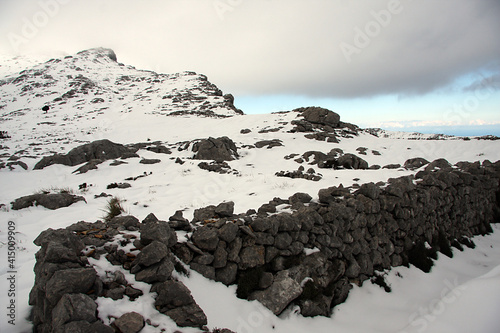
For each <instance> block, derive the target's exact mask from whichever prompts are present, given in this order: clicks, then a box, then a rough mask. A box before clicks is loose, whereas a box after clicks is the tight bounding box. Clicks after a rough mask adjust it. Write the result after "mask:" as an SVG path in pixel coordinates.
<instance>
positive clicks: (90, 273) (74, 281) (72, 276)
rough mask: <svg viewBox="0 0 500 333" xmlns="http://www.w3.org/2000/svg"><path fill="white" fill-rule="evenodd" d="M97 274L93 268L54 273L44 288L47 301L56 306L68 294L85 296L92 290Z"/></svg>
mask: <svg viewBox="0 0 500 333" xmlns="http://www.w3.org/2000/svg"><path fill="white" fill-rule="evenodd" d="M96 278H97V273H96V271H95V270H94V268H75V269H65V270H60V271H57V272H55V273H54V274H53V275H52V277H51V278H50V280H49V281H48V282H47V285H46V287H45V293H46V297H47V300H48V301H49V302H50V303H52V304H57V302H58V301H59V299H60V298H61V297H62V296H63V295H64V294H68V293H82V294H86V293H88V292H90V291H91V290H92V287H93V286H94V282H95V280H96Z"/></svg>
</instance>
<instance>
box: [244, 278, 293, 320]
mask: <svg viewBox="0 0 500 333" xmlns="http://www.w3.org/2000/svg"><path fill="white" fill-rule="evenodd" d="M300 294H302V287H301V286H300V284H299V283H298V282H297V281H295V279H294V278H292V277H290V275H289V271H288V270H285V271H281V272H279V273H278V274H276V277H275V278H274V281H273V283H272V285H271V286H270V287H269V288H267V289H266V290H258V291H255V292H253V293H252V294H251V295H250V297H249V299H250V300H258V301H259V302H260V303H262V304H263V305H264V306H265V307H266V308H268V309H269V310H271V311H272V312H273V313H274V314H275V315H279V314H280V313H281V312H283V310H284V309H285V308H286V307H287V306H288V305H289V304H290V303H291V302H292V301H293V300H294V299H296V298H297V297H299V296H300Z"/></svg>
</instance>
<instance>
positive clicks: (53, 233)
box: [33, 228, 85, 254]
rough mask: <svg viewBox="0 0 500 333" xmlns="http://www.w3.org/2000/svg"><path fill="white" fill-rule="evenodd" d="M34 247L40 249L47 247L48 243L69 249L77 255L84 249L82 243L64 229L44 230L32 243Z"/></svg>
mask: <svg viewBox="0 0 500 333" xmlns="http://www.w3.org/2000/svg"><path fill="white" fill-rule="evenodd" d="M33 243H35V245H37V246H41V247H42V249H43V248H44V247H47V246H48V245H49V243H57V244H60V245H62V246H64V247H67V248H70V249H72V250H73V251H75V253H77V254H79V253H80V252H81V251H82V250H83V249H84V248H85V245H84V244H83V242H82V241H81V240H80V238H78V236H76V235H75V234H74V233H72V232H71V231H69V230H66V229H56V230H54V229H51V228H49V229H47V230H44V231H42V232H41V233H40V235H38V237H37V238H36V239H35V240H34V241H33Z"/></svg>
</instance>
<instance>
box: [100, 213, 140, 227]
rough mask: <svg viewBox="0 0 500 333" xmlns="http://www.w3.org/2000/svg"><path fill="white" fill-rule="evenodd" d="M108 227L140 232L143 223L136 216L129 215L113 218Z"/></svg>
mask: <svg viewBox="0 0 500 333" xmlns="http://www.w3.org/2000/svg"><path fill="white" fill-rule="evenodd" d="M108 226H109V227H111V228H115V229H117V228H118V227H120V226H123V227H124V228H125V229H127V230H139V228H140V226H141V223H140V222H139V220H138V219H137V218H136V217H135V216H132V215H127V216H116V217H113V218H112V219H111V221H109V222H108Z"/></svg>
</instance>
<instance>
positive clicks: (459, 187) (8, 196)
mask: <svg viewBox="0 0 500 333" xmlns="http://www.w3.org/2000/svg"><path fill="white" fill-rule="evenodd" d="M21 60H22V59H21V58H16V59H11V60H10V61H11V62H10V65H9V63H7V65H6V66H4V68H7V69H9V70H7V71H3V72H2V73H6V74H2V75H3V76H2V77H0V184H1V186H2V187H1V188H2V191H0V217H1V218H0V221H2V222H0V249H2V250H3V249H7V250H8V251H7V252H8V253H15V256H14V257H12V256H11V257H9V260H10V261H9V263H10V262H11V261H12V265H13V266H12V267H15V272H17V273H9V274H14V277H15V278H20V280H19V281H18V282H19V283H17V284H13V285H15V286H16V288H17V289H16V299H15V300H16V311H17V312H16V315H17V317H16V318H17V323H16V325H18V326H16V328H19V331H23V332H25V331H26V332H27V331H34V332H76V331H78V332H89V333H90V332H159V331H164V332H181V331H182V332H184V331H185V332H202V331H203V332H213V333H221V332H223V333H231V332H252V331H253V332H266V333H268V332H305V331H318V332H319V331H322V330H321V329H317V327H321V328H324V327H328V331H331V330H338V331H342V330H345V327H346V326H345V325H348V326H349V327H350V328H352V330H353V331H366V327H378V326H379V325H382V324H384V325H392V326H391V327H392V328H391V329H393V330H398V331H401V332H403V331H405V330H406V328H407V326H408V323H407V319H406V318H408V317H410V318H413V317H412V316H414V314H415V308H418V307H420V308H421V309H428V306H429V304H434V303H435V301H436V300H437V299H438V300H440V299H441V297H443V295H445V297H448V296H449V294H447V293H445V292H444V291H446V292H450V291H451V290H453V291H452V292H453V293H455V292H458V291H460V293H463V299H466V300H468V299H471V298H469V297H472V295H471V294H468V293H469V292H474V297H480V296H478V295H481V294H480V293H479V292H478V290H480V289H481V288H486V287H487V286H490V285H491V286H493V285H494V283H497V280H495V279H494V276H493V275H494V274H493V273H494V272H495V267H497V266H498V265H500V258H498V253H497V252H498V251H497V244H500V239H499V238H498V232H499V231H498V229H499V227H498V225H497V224H496V223H497V222H499V221H500V187H499V184H500V183H499V179H500V162H499V160H500V155H499V151H500V141H499V140H496V138H494V137H467V138H464V137H452V136H443V135H429V134H419V133H401V132H397V133H396V132H388V131H384V130H380V129H362V128H360V127H359V126H357V125H355V124H352V123H349V122H348V121H349V119H348V114H344V113H343V112H341V111H339V110H329V109H326V108H323V107H321V106H304V107H300V108H297V109H293V110H283V111H280V112H276V113H269V114H260V115H246V114H244V113H243V112H242V111H241V110H239V109H237V108H236V106H235V103H236V105H237V99H235V98H234V97H233V96H232V95H231V94H224V93H223V92H222V91H221V90H220V89H219V88H218V87H217V86H216V85H214V84H213V83H211V82H210V81H208V78H207V77H206V76H205V75H203V74H197V73H194V72H182V73H176V74H160V73H155V72H153V71H146V70H140V69H136V68H134V67H132V66H130V65H125V64H122V63H120V62H119V61H120V55H119V54H118V55H117V54H115V52H113V51H112V50H110V49H105V48H96V49H90V50H86V51H82V52H79V53H77V54H74V55H66V56H62V57H57V58H53V59H50V60H47V59H46V60H44V61H42V62H38V63H37V62H30V64H29V65H28V66H25V67H24V68H23V69H22V70H20V71H18V70H15V68H18V67H22V66H21V64H20V62H21ZM16 62H17V63H16ZM0 72H1V71H0ZM485 139H488V140H485ZM488 237H489V238H488ZM476 246H477V248H476V249H473V248H474V247H476ZM468 251H471V252H468ZM474 251H477V252H474ZM495 251H496V252H495ZM2 253H4V252H2ZM475 253H478V254H479V255H473V254H475ZM9 256H10V254H9ZM5 257H7V255H6V256H5ZM444 257H446V259H445V260H446V262H445V263H446V264H444V265H442V264H441V263H442V262H443V261H442V258H444ZM464 258H465V259H464ZM470 258H474V260H473V262H471V261H470ZM2 260H4V259H2ZM455 263H457V264H455ZM6 267H7V266H6ZM446 267H448V268H446ZM450 267H451V268H450ZM11 269H12V268H11ZM433 269H437V270H438V274H424V272H430V271H432V270H433ZM12 271H14V269H12ZM458 272H462V273H458ZM6 274H7V273H6V270H4V271H3V272H0V275H1V277H2V281H6V280H7V279H6V278H7V276H5V275H6ZM16 274H17V275H16ZM457 274H462V275H460V278H456V276H457ZM436 276H438V277H439V279H440V280H439V281H436V280H435V279H436ZM492 276H493V277H492ZM4 277H5V278H4ZM8 277H9V278H10V276H8ZM431 279H434V280H431ZM443 279H444V280H445V287H443V286H442V284H443ZM489 279H493V280H491V281H492V282H491V281H490V280H489ZM428 281H434V282H432V284H433V285H432V288H430V287H429V286H430V284H431V282H428ZM449 281H453V283H452V284H453V286H452V287H453V288H454V289H453V288H451V287H450V286H449V284H450V283H448V282H449ZM464 281H465V282H464ZM477 281H480V283H477ZM489 282H491V284H488V283H489ZM468 283H469V284H468ZM475 283H477V284H475ZM471 285H472V287H471ZM479 285H480V286H483V287H481V288H479V287H478V286H479ZM379 287H381V288H379ZM468 287H471V288H468ZM353 288H354V289H356V291H355V296H354V297H351V296H350V295H352V289H353ZM443 288H445V289H443ZM488 288H489V289H488V293H490V292H491V293H493V292H494V291H495V288H494V287H488ZM412 290H418V294H417V292H412ZM443 290H444V291H443ZM388 292H391V293H392V294H391V297H390V298H389V297H388V296H386V293H388ZM433 292H434V293H433ZM436 293H437V294H436ZM483 297H484V296H483ZM446 299H448V298H446ZM456 299H457V303H454V304H453V305H454V307H456V308H459V307H460V304H461V303H460V298H456ZM474 299H476V298H474ZM382 300H383V301H382ZM433 302H434V303H433ZM443 302H444V301H443ZM395 304H397V306H395ZM443 304H444V303H443ZM446 304H448V303H446ZM462 304H463V303H462ZM426 306H427V307H426ZM353 309H354V310H353ZM395 309H396V310H395ZM450 309H451V307H450ZM426 311H427V310H426ZM429 311H430V312H429ZM429 311H427V312H425V313H432V314H433V315H435V314H436V313H435V312H432V309H431V310H429ZM388 314H389V315H388ZM318 316H321V317H322V318H313V319H311V318H305V317H318ZM386 316H389V317H390V318H392V320H385V318H386ZM353 318H363V321H360V320H358V319H356V320H353ZM377 318H378V319H377ZM380 318H384V323H381V322H380ZM370 320H373V321H374V322H373V323H371V322H370ZM377 320H378V321H377ZM364 321H366V323H365V322H364ZM387 322H390V323H389V324H388V323H387ZM325 323H326V324H325ZM0 324H1V325H3V322H0ZM317 325H319V326H317ZM363 325H365V326H363ZM384 327H385V326H384ZM10 328H11V327H10V326H0V331H2V332H3V331H6V332H7V331H12V330H11V329H10ZM323 331H324V330H323Z"/></svg>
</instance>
